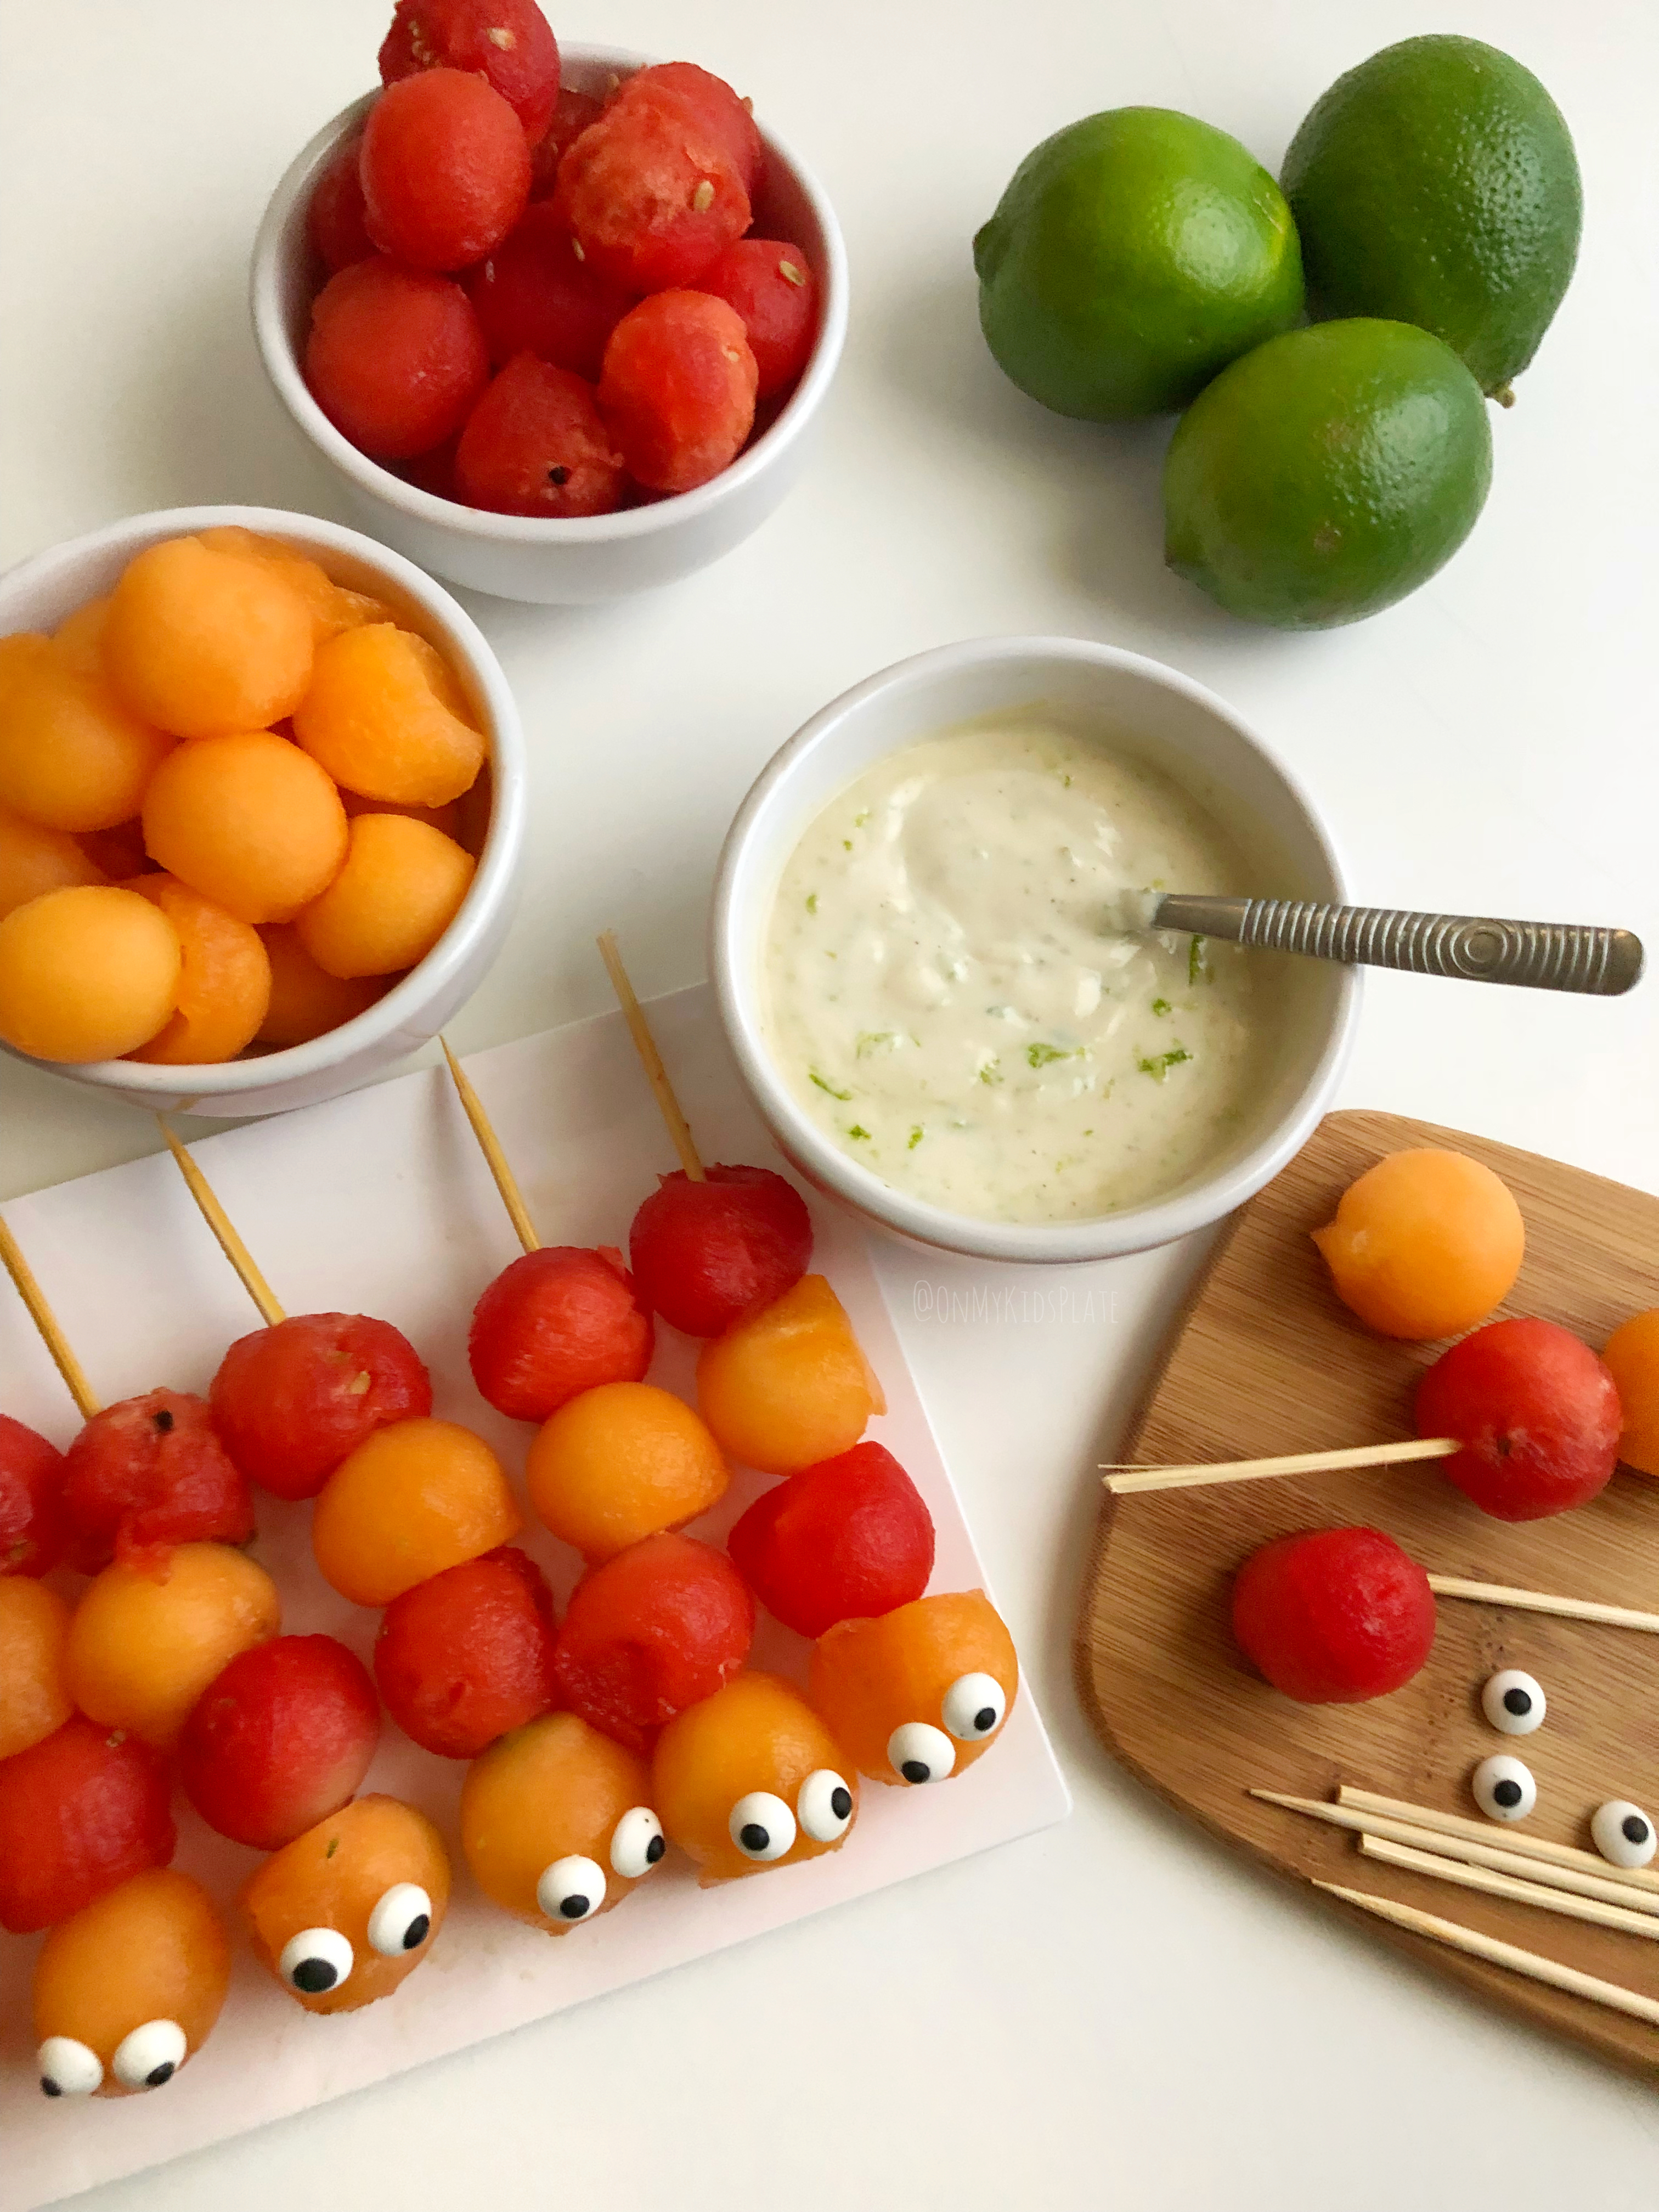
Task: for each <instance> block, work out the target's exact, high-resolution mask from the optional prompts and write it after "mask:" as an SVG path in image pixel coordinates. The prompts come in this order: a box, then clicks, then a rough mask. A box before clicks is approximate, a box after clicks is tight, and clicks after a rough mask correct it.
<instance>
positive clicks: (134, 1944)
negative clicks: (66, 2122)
mask: <svg viewBox="0 0 1659 2212" xmlns="http://www.w3.org/2000/svg"><path fill="white" fill-rule="evenodd" d="M229 1987H230V1939H229V1937H228V1935H227V1934H226V1932H225V1926H224V1923H223V1921H222V1919H221V1918H220V1917H219V1911H218V1907H217V1906H216V1905H215V1904H214V1902H213V1899H211V1898H210V1896H209V1895H208V1893H207V1892H206V1890H204V1888H203V1887H202V1885H201V1883H200V1882H198V1881H192V1880H191V1877H190V1875H187V1874H180V1873H179V1872H178V1870H177V1869H175V1868H172V1867H156V1868H153V1869H150V1870H149V1872H148V1873H145V1874H137V1875H133V1876H132V1877H131V1880H130V1881H125V1882H123V1883H122V1884H121V1886H120V1887H119V1888H118V1889H112V1890H111V1891H109V1892H108V1893H107V1894H106V1895H105V1896H103V1897H100V1898H99V1899H97V1900H96V1901H95V1902H94V1903H93V1904H91V1905H83V1906H82V1908H81V1910H80V1911H78V1912H76V1913H74V1914H72V1915H71V1916H70V1918H69V1919H67V1920H62V1921H59V1923H58V1925H57V1926H56V1927H55V1928H54V1929H52V1932H51V1934H50V1935H49V1936H47V1937H46V1942H45V1943H44V1944H43V1945H42V1946H41V1949H40V1958H39V1959H38V1960H37V1961H36V1962H35V1968H34V1986H33V2011H34V2035H35V2042H36V2045H37V2049H36V2054H35V2056H36V2063H37V2065H38V2067H39V2069H40V2087H42V2088H43V2089H44V2090H45V2091H46V2094H47V2095H48V2096H49V2097H75V2096H83V2097H84V2096H99V2095H102V2096H106V2097H119V2096H131V2095H134V2094H136V2093H140V2092H142V2091H143V2090H146V2089H159V2088H161V2087H163V2086H164V2085H165V2084H166V2083H167V2082H168V2081H171V2080H172V2079H173V2075H175V2074H176V2073H177V2072H178V2070H179V2068H180V2067H181V2066H182V2065H183V2064H184V2063H185V2060H186V2059H187V2058H189V2057H192V2056H193V2054H194V2053H195V2052H196V2051H199V2050H200V2049H201V2047H202V2045H203V2044H204V2043H205V2042H206V2040H207V2039H208V2037H209V2036H210V2034H211V2033H212V2032H213V2027H214V2024H215V2022H216V2021H217V2020H218V2017H219V2014H220V2011H221V2009H222V2007H223V2005H224V2002H225V1995H226V1992H227V1991H228V1989H229Z"/></svg>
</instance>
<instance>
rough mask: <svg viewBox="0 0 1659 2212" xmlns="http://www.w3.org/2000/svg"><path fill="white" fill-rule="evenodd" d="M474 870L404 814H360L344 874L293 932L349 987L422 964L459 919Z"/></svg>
mask: <svg viewBox="0 0 1659 2212" xmlns="http://www.w3.org/2000/svg"><path fill="white" fill-rule="evenodd" d="M476 869H477V861H476V860H474V859H473V858H472V855H471V854H470V853H466V852H463V851H462V849H461V848H460V847H459V845H458V844H457V843H456V842H455V841H454V839H453V837H446V836H444V835H443V832H442V831H441V830H439V829H432V828H431V827H429V825H428V823H424V822H417V821H415V820H413V819H412V818H411V817H410V816H408V815H404V814H360V815H359V816H358V817H357V818H356V821H355V822H353V823H351V825H350V830H349V839H348V842H347V847H346V855H345V860H344V863H343V866H342V867H341V869H340V871H339V873H338V874H337V876H336V877H335V878H334V880H333V881H332V883H331V884H329V886H328V889H327V890H325V891H324V892H323V894H322V896H320V897H319V898H317V899H314V900H313V902H312V903H311V904H310V905H309V906H307V907H304V908H301V911H300V912H299V914H297V915H295V921H294V927H295V933H296V935H297V936H298V938H299V939H300V942H301V945H304V947H305V949H306V951H307V952H309V953H310V955H311V957H312V958H313V960H314V961H315V962H316V963H317V964H318V966H319V968H325V969H327V970H328V972H329V974H330V975H338V976H341V977H343V978H345V979H347V980H350V979H353V978H356V977H359V976H364V975H395V974H397V973H398V972H399V971H400V970H402V969H406V968H413V967H415V966H416V964H417V963H419V962H421V961H422V960H424V959H425V957H426V956H427V954H428V952H430V951H431V950H432V948H433V946H434V945H435V944H436V943H437V942H438V939H440V938H441V936H442V935H443V933H444V932H445V930H447V928H448V927H449V925H450V923H451V922H452V921H454V919H455V916H456V915H457V914H458V913H459V911H460V907H461V902H462V900H463V899H464V898H465V896H466V894H467V892H468V890H470V888H471V883H472V878H473V873H474V872H475V870H476Z"/></svg>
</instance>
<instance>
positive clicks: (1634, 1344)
mask: <svg viewBox="0 0 1659 2212" xmlns="http://www.w3.org/2000/svg"><path fill="white" fill-rule="evenodd" d="M1601 1360H1602V1364H1603V1365H1604V1366H1606V1367H1607V1369H1608V1370H1610V1372H1611V1373H1612V1376H1613V1381H1614V1383H1617V1385H1618V1386H1619V1403H1620V1407H1621V1408H1622V1410H1623V1413H1624V1427H1623V1430H1622V1431H1621V1433H1620V1438H1619V1456H1620V1460H1621V1461H1622V1462H1623V1463H1624V1464H1625V1466H1626V1467H1632V1468H1635V1470H1636V1472H1637V1473H1638V1474H1655V1475H1659V1306H1652V1307H1650V1308H1649V1310H1647V1311H1646V1312H1645V1313H1639V1314H1632V1316H1631V1317H1630V1319H1629V1320H1628V1321H1627V1322H1624V1323H1623V1324H1622V1325H1621V1326H1620V1328H1616V1329H1614V1331H1613V1334H1612V1335H1611V1336H1610V1337H1609V1338H1608V1339H1607V1342H1606V1343H1605V1344H1604V1345H1603V1346H1602V1347H1601Z"/></svg>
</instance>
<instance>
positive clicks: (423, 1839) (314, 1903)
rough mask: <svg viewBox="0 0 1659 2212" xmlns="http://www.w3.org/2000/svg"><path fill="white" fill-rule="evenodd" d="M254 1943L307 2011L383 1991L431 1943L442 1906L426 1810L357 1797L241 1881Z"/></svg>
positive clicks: (445, 1901)
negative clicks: (244, 1880) (245, 1879)
mask: <svg viewBox="0 0 1659 2212" xmlns="http://www.w3.org/2000/svg"><path fill="white" fill-rule="evenodd" d="M241 1902H242V1911H243V1913H244V1915H245V1916H246V1921H247V1925H248V1931H249V1933H250V1935H251V1936H252V1941H253V1948H254V1951H255V1953H256V1954H257V1955H258V1958H259V1960H260V1961H261V1962H262V1964H264V1966H267V1967H268V1968H269V1969H270V1972H272V1973H273V1974H274V1975H275V1976H276V1979H277V1980H278V1981H279V1982H280V1983H281V1984H283V1988H284V1989H285V1990H287V1991H288V1993H289V1996H292V1997H293V1998H294V1999H295V2001H296V2002H298V2003H300V2004H301V2005H303V2006H304V2007H305V2008H306V2010H307V2012H355V2011H356V2010H357V2008H359V2007H360V2006H362V2005H366V2004H373V2003H374V2002H375V2000H376V1999H377V1998H379V1997H385V1996H391V1994H392V1991H393V1990H395V1989H397V1988H398V1986H399V1985H400V1984H402V1983H403V1982H404V1981H405V1980H406V1979H407V1978H408V1977H409V1976H410V1974H411V1973H413V1972H414V1971H415V1969H416V1966H419V1965H420V1963H421V1961H422V1959H424V1958H425V1957H426V1956H427V1954H428V1952H429V1951H430V1950H431V1948H432V1944H433V1942H434V1939H435V1937H436V1936H437V1933H438V1930H439V1929H440V1928H441V1927H442V1925H443V1919H444V1914H445V1912H446V1911H447V1909H448V1905H449V1859H448V1856H447V1853H446V1851H445V1850H444V1846H443V1838H441V1836H440V1835H439V1833H438V1831H437V1830H436V1829H435V1827H434V1826H433V1825H432V1823H431V1821H430V1820H428V1819H427V1817H426V1815H425V1814H423V1813H417V1812H416V1810H415V1809H414V1808H413V1807H412V1806H410V1805H405V1804H404V1802H402V1801H401V1799H399V1798H396V1797H382V1796H369V1797H358V1798H355V1799H354V1800H353V1801H352V1802H351V1803H350V1804H349V1805H345V1806H343V1807H342V1808H341V1809H340V1810H339V1811H338V1812H337V1813H334V1814H330V1816H329V1818H328V1819H327V1820H319V1822H318V1823H317V1825H316V1826H315V1827H313V1828H307V1830H306V1832H305V1833H304V1834H303V1835H302V1836H296V1837H295V1839H294V1841H293V1842H292V1843H291V1844H286V1845H284V1847H283V1850H280V1851H277V1852H276V1853H274V1854H273V1856H272V1857H270V1858H268V1859H267V1860H266V1861H265V1863H264V1865H263V1866H262V1867H259V1868H258V1869H256V1871H255V1872H254V1873H253V1874H252V1875H249V1877H248V1879H247V1881H246V1882H244V1883H243V1885H242V1895H241Z"/></svg>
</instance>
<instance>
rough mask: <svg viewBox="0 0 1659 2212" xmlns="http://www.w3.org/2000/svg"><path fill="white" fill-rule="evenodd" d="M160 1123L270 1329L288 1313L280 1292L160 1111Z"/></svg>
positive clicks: (203, 1210)
mask: <svg viewBox="0 0 1659 2212" xmlns="http://www.w3.org/2000/svg"><path fill="white" fill-rule="evenodd" d="M155 1121H156V1126H157V1127H158V1128H159V1129H160V1130H161V1134H162V1135H163V1136H164V1137H165V1138H166V1139H167V1150H168V1151H169V1152H171V1153H172V1154H173V1158H174V1159H175V1160H176V1161H177V1162H178V1165H179V1174H180V1175H181V1176H183V1177H184V1179H185V1183H186V1184H187V1186H188V1187H189V1190H190V1194H191V1197H192V1198H193V1199H194V1200H196V1203H197V1206H199V1207H200V1208H201V1213H202V1218H203V1220H204V1221H205V1222H206V1224H207V1225H208V1227H209V1228H210V1230H211V1231H213V1233H214V1235H215V1236H216V1237H217V1238H218V1240H219V1249H220V1250H221V1251H222V1253H223V1254H224V1255H225V1257H226V1259H227V1260H228V1261H229V1262H230V1264H231V1266H232V1267H234V1269H235V1270H236V1273H238V1275H239V1276H240V1278H241V1282H242V1288H243V1289H244V1290H245V1291H246V1292H247V1294H248V1296H249V1297H251V1298H252V1301H253V1303H254V1304H255V1305H256V1306H257V1307H258V1310H259V1318H260V1319H261V1320H262V1321H263V1322H264V1324H265V1327H266V1328H276V1324H277V1322H281V1321H286V1320H287V1318H288V1316H287V1315H286V1314H285V1313H284V1312H283V1309H282V1307H281V1306H280V1305H279V1304H277V1303H276V1293H275V1292H274V1291H272V1289H271V1287H270V1284H269V1283H268V1282H266V1280H265V1279H264V1276H263V1275H262V1274H261V1273H259V1270H258V1267H257V1266H256V1265H255V1263H254V1258H253V1255H252V1252H250V1251H249V1250H248V1249H247V1246H246V1244H244V1243H243V1242H242V1240H241V1238H240V1237H239V1236H238V1235H237V1233H236V1226H235V1224H234V1222H233V1221H232V1220H231V1218H230V1216H229V1215H228V1213H227V1212H225V1209H224V1208H223V1206H221V1205H220V1203H219V1201H218V1200H217V1198H216V1196H215V1195H214V1191H213V1186H212V1184H211V1183H210V1182H209V1181H208V1179H207V1177H206V1176H204V1174H203V1173H202V1170H201V1169H200V1168H198V1167H197V1164H196V1163H195V1161H194V1160H193V1159H192V1158H191V1156H190V1154H189V1152H187V1151H186V1150H185V1146H183V1145H181V1144H180V1143H179V1139H178V1138H177V1137H175V1136H174V1135H173V1131H172V1130H171V1129H170V1128H169V1127H167V1122H166V1121H165V1120H164V1119H163V1118H162V1116H161V1115H160V1114H158V1115H156V1117H155Z"/></svg>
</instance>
